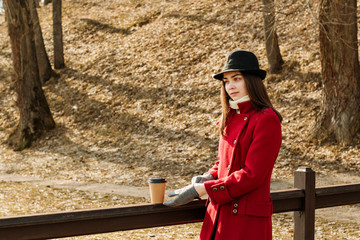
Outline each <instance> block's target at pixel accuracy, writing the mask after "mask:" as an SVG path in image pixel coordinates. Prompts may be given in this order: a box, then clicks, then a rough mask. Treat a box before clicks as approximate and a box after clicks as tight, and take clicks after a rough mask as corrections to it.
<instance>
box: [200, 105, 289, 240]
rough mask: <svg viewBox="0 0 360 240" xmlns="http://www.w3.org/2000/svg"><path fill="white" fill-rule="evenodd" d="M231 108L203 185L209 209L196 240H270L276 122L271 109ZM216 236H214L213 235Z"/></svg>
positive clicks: (277, 138)
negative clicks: (217, 153)
mask: <svg viewBox="0 0 360 240" xmlns="http://www.w3.org/2000/svg"><path fill="white" fill-rule="evenodd" d="M238 106H239V109H240V112H241V113H240V114H237V113H236V112H235V110H233V109H231V111H230V113H229V122H228V126H227V128H225V131H226V133H227V135H226V137H221V139H220V142H219V157H218V158H219V160H218V161H217V162H216V163H215V165H214V166H213V167H212V168H211V169H210V170H209V172H210V173H211V174H212V175H213V176H214V178H215V180H212V181H208V182H205V183H204V184H205V188H206V191H207V193H208V195H209V204H208V206H207V212H206V215H205V218H204V222H203V226H202V229H201V233H200V239H201V240H205V239H206V240H207V239H212V236H213V234H214V233H215V239H221V240H231V239H234V240H235V239H236V240H239V239H242V240H252V239H253V240H264V239H272V223H271V215H272V200H271V196H270V180H271V173H272V170H273V167H274V164H275V161H276V158H277V156H278V153H279V149H280V146H281V139H282V137H281V125H280V120H279V118H278V117H277V115H276V114H275V112H274V111H273V110H272V109H271V108H266V109H263V110H261V111H260V112H258V111H256V110H255V108H253V106H252V104H251V102H250V101H247V102H243V103H239V104H238ZM213 231H216V232H213Z"/></svg>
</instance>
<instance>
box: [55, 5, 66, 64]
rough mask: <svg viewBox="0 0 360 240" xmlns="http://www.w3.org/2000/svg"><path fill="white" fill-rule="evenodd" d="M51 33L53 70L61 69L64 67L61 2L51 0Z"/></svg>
mask: <svg viewBox="0 0 360 240" xmlns="http://www.w3.org/2000/svg"><path fill="white" fill-rule="evenodd" d="M53 31H54V67H55V69H61V68H64V67H65V63H64V50H63V49H64V48H63V34H62V22H61V0H53Z"/></svg>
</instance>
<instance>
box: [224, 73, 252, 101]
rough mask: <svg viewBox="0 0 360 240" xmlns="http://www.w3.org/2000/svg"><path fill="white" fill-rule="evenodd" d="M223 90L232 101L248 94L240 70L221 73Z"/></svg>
mask: <svg viewBox="0 0 360 240" xmlns="http://www.w3.org/2000/svg"><path fill="white" fill-rule="evenodd" d="M223 81H224V83H225V90H226V92H227V94H228V95H229V96H230V98H231V99H232V100H233V101H236V100H239V99H240V98H242V97H244V96H246V95H248V92H247V89H246V86H245V79H244V77H243V75H242V74H241V72H226V73H224V74H223Z"/></svg>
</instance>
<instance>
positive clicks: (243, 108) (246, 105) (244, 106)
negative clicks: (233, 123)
mask: <svg viewBox="0 0 360 240" xmlns="http://www.w3.org/2000/svg"><path fill="white" fill-rule="evenodd" d="M237 105H238V107H239V110H240V114H248V113H249V112H250V111H251V110H253V109H254V107H253V105H252V104H251V101H250V100H249V101H246V102H241V103H238V104H237ZM230 110H234V109H231V108H230Z"/></svg>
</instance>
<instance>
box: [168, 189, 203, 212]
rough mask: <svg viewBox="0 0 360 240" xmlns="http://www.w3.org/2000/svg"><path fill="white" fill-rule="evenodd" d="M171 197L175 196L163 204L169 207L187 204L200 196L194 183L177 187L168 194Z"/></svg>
mask: <svg viewBox="0 0 360 240" xmlns="http://www.w3.org/2000/svg"><path fill="white" fill-rule="evenodd" d="M168 196H169V197H175V196H176V197H175V198H174V199H173V200H171V201H166V202H164V203H163V204H164V205H166V206H169V207H177V206H181V205H184V204H187V203H189V202H191V201H192V200H194V199H195V198H198V197H199V194H198V192H197V191H196V190H195V187H194V185H193V184H190V185H188V186H186V187H184V188H181V189H177V190H175V191H173V192H171V193H169V195H168Z"/></svg>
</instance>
